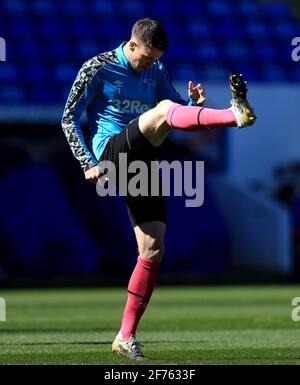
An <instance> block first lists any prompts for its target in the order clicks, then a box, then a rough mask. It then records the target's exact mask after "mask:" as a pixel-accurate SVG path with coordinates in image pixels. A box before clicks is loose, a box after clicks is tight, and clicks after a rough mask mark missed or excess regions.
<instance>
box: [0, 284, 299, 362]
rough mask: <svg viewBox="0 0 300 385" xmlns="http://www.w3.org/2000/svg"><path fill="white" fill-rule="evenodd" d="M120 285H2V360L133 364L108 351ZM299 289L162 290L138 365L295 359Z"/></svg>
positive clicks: (142, 335)
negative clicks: (294, 305)
mask: <svg viewBox="0 0 300 385" xmlns="http://www.w3.org/2000/svg"><path fill="white" fill-rule="evenodd" d="M125 295H126V290H125V288H122V289H120V288H113V289H111V288H110V289H103V288H99V289H88V288H87V289H51V290H50V289H49V290H45V289H43V290H6V291H1V292H0V296H1V297H3V298H5V300H6V312H7V320H6V322H0V364H101V365H104V364H106V365H107V364H135V365H138V363H136V362H131V361H129V362H128V361H126V360H125V359H120V358H118V357H116V356H114V355H113V354H112V353H111V342H112V340H113V339H114V336H115V334H116V332H117V331H118V328H119V326H120V318H121V315H122V311H123V306H124V302H125ZM299 295H300V286H282V287H280V286H223V287H220V286H216V287H160V288H158V289H157V290H156V292H155V294H154V296H153V298H152V301H151V303H150V305H149V308H148V310H147V312H146V313H145V315H144V318H143V319H142V321H141V324H140V328H139V333H138V339H139V340H140V341H141V342H142V343H143V344H144V345H145V347H144V353H145V355H146V356H147V357H148V358H149V359H150V360H149V361H147V362H143V364H147V363H148V364H151V365H157V364H183V365H188V364H300V321H299V322H294V321H292V319H291V312H292V309H293V308H292V306H291V301H292V298H293V297H297V296H299Z"/></svg>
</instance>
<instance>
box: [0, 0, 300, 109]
mask: <svg viewBox="0 0 300 385" xmlns="http://www.w3.org/2000/svg"><path fill="white" fill-rule="evenodd" d="M1 8H2V9H1V25H0V36H3V37H4V38H6V40H7V63H0V65H1V67H0V68H1V71H0V78H1V82H2V81H3V82H4V84H5V87H6V90H7V92H6V93H5V92H2V93H1V94H0V102H2V103H3V102H4V103H7V102H9V103H13V102H14V103H16V104H18V103H22V104H24V103H26V104H34V103H49V102H50V103H52V104H57V105H59V104H61V103H64V102H65V98H66V97H67V90H68V88H69V87H70V86H71V84H72V81H73V79H74V77H75V75H76V73H77V71H78V69H79V68H80V66H81V64H82V63H83V62H84V61H85V60H87V59H88V58H89V57H92V56H94V55H96V54H97V53H100V52H103V51H106V50H109V49H111V48H114V47H116V46H117V45H119V44H120V42H122V41H124V40H126V39H127V38H128V36H129V33H130V27H131V25H132V23H133V22H134V21H135V20H136V19H138V18H141V17H144V16H150V17H155V18H158V19H160V20H161V21H162V22H163V23H164V24H165V25H166V27H167V30H168V32H169V35H170V43H171V44H170V49H169V51H168V52H167V54H166V55H165V57H164V61H165V63H166V65H167V67H168V69H169V72H170V74H171V77H172V78H173V79H174V80H176V81H181V80H184V81H186V80H187V78H192V79H194V80H195V81H197V80H201V81H219V80H223V79H224V77H225V76H226V75H227V74H228V72H230V71H232V70H238V71H246V75H247V77H248V78H249V80H252V81H261V80H264V81H291V82H293V81H298V80H299V79H300V69H299V66H295V63H293V62H292V61H291V60H290V55H291V46H290V44H289V43H290V41H291V39H292V38H293V37H294V36H297V35H298V30H299V25H298V22H297V20H296V19H295V18H294V16H293V13H292V8H290V7H289V5H288V4H284V3H283V4H278V3H277V2H275V1H274V3H273V2H272V1H269V2H261V1H259V0H254V1H250V0H239V1H238V0H237V1H230V0H217V1H214V2H211V1H209V0H203V1H201V3H200V2H198V1H196V0H192V1H189V2H183V1H179V0H165V1H164V2H161V1H158V0H155V1H151V3H150V2H140V1H137V0H130V1H126V2H124V1H121V0H101V1H98V0H91V1H89V2H85V1H84V0H76V1H74V2H70V1H67V0H61V1H60V2H53V1H50V0H33V1H30V2H26V1H25V0H3V1H2V2H1ZM41 85H42V86H41ZM41 87H42V88H43V89H44V90H43V92H42V91H41V90H40V89H41ZM47 93H48V95H47Z"/></svg>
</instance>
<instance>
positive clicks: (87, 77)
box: [61, 56, 102, 171]
mask: <svg viewBox="0 0 300 385" xmlns="http://www.w3.org/2000/svg"><path fill="white" fill-rule="evenodd" d="M101 65H102V62H101V61H100V60H98V57H97V56H96V57H95V58H92V59H90V60H88V61H87V62H85V63H84V64H83V66H82V67H81V69H80V71H79V72H78V75H77V77H76V79H75V81H74V84H73V86H72V88H71V91H70V94H69V97H68V100H67V103H66V106H65V109H64V113H63V117H62V121H61V125H62V129H63V131H64V134H65V136H66V138H67V141H68V143H69V145H70V147H71V150H72V153H73V155H74V156H75V158H76V159H77V160H79V162H80V165H81V167H82V169H83V171H87V170H88V169H90V168H91V167H93V166H95V165H96V164H97V163H98V162H97V160H96V158H95V156H94V155H93V154H92V153H91V152H90V151H89V149H88V147H87V145H86V143H85V140H84V136H83V133H82V129H81V127H80V123H79V119H80V116H81V115H82V113H83V112H84V110H85V109H86V107H87V106H88V104H89V102H90V101H91V100H92V98H93V97H94V96H95V95H96V94H97V93H98V92H99V91H98V89H99V86H100V81H99V79H98V77H97V72H98V70H99V68H100V67H101Z"/></svg>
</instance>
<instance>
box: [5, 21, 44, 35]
mask: <svg viewBox="0 0 300 385" xmlns="http://www.w3.org/2000/svg"><path fill="white" fill-rule="evenodd" d="M9 35H10V36H13V37H18V38H24V36H26V38H28V37H35V38H36V37H38V36H39V31H38V28H37V25H36V23H35V22H34V20H33V19H32V20H28V19H26V18H25V17H24V16H17V17H14V18H13V20H12V22H11V24H10V30H9Z"/></svg>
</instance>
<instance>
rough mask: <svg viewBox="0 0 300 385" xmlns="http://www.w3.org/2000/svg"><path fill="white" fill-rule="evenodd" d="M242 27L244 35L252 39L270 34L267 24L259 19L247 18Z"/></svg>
mask: <svg viewBox="0 0 300 385" xmlns="http://www.w3.org/2000/svg"><path fill="white" fill-rule="evenodd" d="M244 28H245V34H246V36H249V37H250V38H253V39H260V38H267V37H268V36H269V35H270V34H269V32H270V31H269V29H268V25H266V24H265V23H264V22H263V21H261V20H248V22H247V24H246V25H245V27H244ZM271 35H272V33H271Z"/></svg>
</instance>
